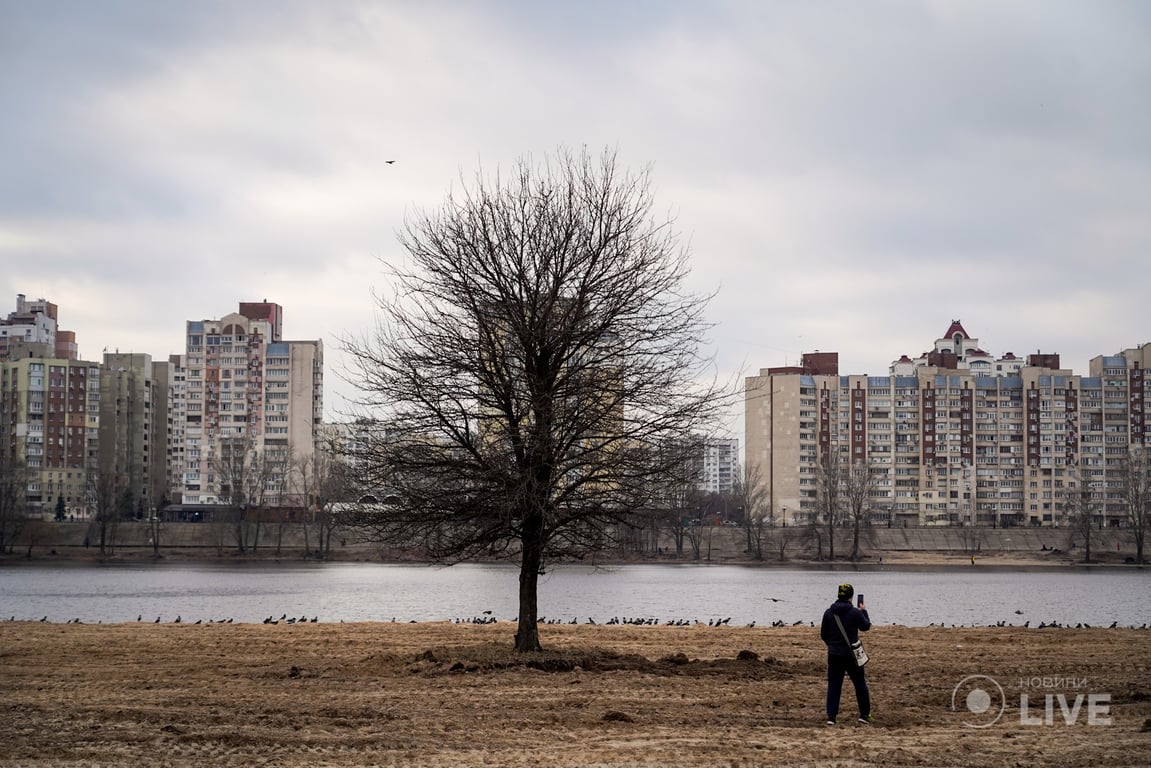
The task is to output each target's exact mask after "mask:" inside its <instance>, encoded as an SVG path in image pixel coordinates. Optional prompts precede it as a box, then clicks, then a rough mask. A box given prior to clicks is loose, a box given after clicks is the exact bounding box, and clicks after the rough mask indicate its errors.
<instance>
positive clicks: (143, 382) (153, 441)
mask: <svg viewBox="0 0 1151 768" xmlns="http://www.w3.org/2000/svg"><path fill="white" fill-rule="evenodd" d="M169 377H170V370H169V365H168V363H167V362H166V361H160V362H153V360H152V356H151V355H147V354H142V353H132V352H129V353H121V352H111V353H105V354H104V364H103V365H102V366H101V368H100V418H99V437H100V445H99V461H98V465H99V476H98V478H97V494H99V493H104V494H106V495H107V496H108V498H107V499H105V500H104V503H105V504H110V505H114V508H115V509H116V510H117V512H118V514H119V515H120V516H121V517H124V518H137V519H141V518H145V517H148V516H150V515H152V514H153V513H154V512H155V510H156V508H157V506H158V505H159V504H160V503H161V501H163V500H165V499H167V497H168V493H167V490H168V477H167V471H168V466H167V458H168V453H167V442H168V388H169V384H170V382H169Z"/></svg>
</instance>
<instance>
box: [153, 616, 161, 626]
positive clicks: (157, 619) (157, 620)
mask: <svg viewBox="0 0 1151 768" xmlns="http://www.w3.org/2000/svg"><path fill="white" fill-rule="evenodd" d="M153 623H155V624H159V623H160V617H159V616H157V617H156V621H155V622H153Z"/></svg>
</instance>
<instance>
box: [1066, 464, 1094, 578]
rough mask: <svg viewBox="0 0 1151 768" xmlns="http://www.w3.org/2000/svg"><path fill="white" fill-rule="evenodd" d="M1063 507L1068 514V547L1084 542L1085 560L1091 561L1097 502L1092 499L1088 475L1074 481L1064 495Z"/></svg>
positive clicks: (1086, 561)
mask: <svg viewBox="0 0 1151 768" xmlns="http://www.w3.org/2000/svg"><path fill="white" fill-rule="evenodd" d="M1063 509H1064V514H1066V516H1067V526H1068V534H1067V539H1068V541H1067V544H1068V549H1070V548H1072V547H1074V546H1075V544H1077V543H1082V544H1083V562H1085V563H1089V562H1091V537H1092V535H1093V534H1094V532H1095V520H1094V513H1095V504H1094V503H1093V501H1092V499H1091V484H1090V482H1089V481H1088V479H1087V478H1086V477H1080V478H1079V480H1078V482H1075V481H1072V482H1071V483H1070V484H1069V486H1068V488H1067V490H1066V492H1065V493H1064V495H1063Z"/></svg>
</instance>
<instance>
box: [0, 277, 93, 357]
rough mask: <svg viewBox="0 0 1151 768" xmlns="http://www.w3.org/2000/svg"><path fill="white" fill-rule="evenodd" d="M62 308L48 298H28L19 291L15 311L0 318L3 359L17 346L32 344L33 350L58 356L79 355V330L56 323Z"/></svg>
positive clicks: (46, 355)
mask: <svg viewBox="0 0 1151 768" xmlns="http://www.w3.org/2000/svg"><path fill="white" fill-rule="evenodd" d="M58 312H59V308H58V307H57V306H56V305H55V304H53V303H52V302H50V301H46V300H45V299H36V300H35V301H29V300H28V298H27V297H26V296H25V295H24V294H22V293H20V294H17V295H16V311H15V312H10V313H8V317H7V318H5V319H2V320H0V360H8V359H10V358H11V357H12V356H13V355H14V354H15V350H16V348H18V347H27V346H28V345H32V346H31V349H32V350H33V352H32V353H33V354H37V355H40V356H42V357H46V358H53V359H59V360H75V359H77V358H78V357H79V352H78V351H77V348H76V334H75V333H73V332H72V331H61V330H59V328H58V327H57V314H58Z"/></svg>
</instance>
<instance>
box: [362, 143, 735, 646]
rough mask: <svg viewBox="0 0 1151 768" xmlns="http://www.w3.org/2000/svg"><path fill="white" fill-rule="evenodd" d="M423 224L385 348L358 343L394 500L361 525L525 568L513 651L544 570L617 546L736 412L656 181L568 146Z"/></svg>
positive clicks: (397, 268) (380, 330) (415, 544)
mask: <svg viewBox="0 0 1151 768" xmlns="http://www.w3.org/2000/svg"><path fill="white" fill-rule="evenodd" d="M464 186H465V189H464V191H462V192H460V193H458V194H451V193H449V194H448V196H447V197H446V199H445V201H444V203H443V205H442V207H440V208H439V209H438V210H435V211H432V212H429V213H419V214H416V215H414V216H411V217H409V219H408V221H407V222H406V224H405V227H404V230H403V231H402V233H401V234H400V243H401V245H402V247H403V250H404V252H405V254H406V258H405V260H404V263H403V264H391V263H387V262H385V266H386V270H387V274H388V275H389V277H390V280H391V282H392V286H393V288H394V292H393V295H392V296H391V297H388V298H384V297H381V298H378V304H379V306H378V310H379V322H378V324H377V327H376V328H375V329H374V331H373V332H372V333H371V334H369V335H367V336H365V337H363V338H360V339H356V340H351V341H349V342H348V343H347V344H346V345H345V346H346V349H347V350H348V351H349V352H350V354H351V355H352V357H353V359H354V360H355V361H356V364H355V374H354V376H355V378H356V383H357V384H358V385H359V386H360V387H361V389H362V391H363V392H364V400H363V405H364V406H365V408H366V409H367V411H368V412H370V413H371V414H372V416H373V417H374V419H375V421H374V423H375V424H377V425H378V429H377V430H375V432H374V434H372V435H370V436H369V439H368V440H366V441H363V442H362V443H361V445H362V446H364V447H363V450H362V451H361V453H360V455H359V456H356V457H355V458H354V465H355V466H357V467H359V468H360V470H361V473H360V479H361V482H363V483H364V484H365V485H366V486H367V487H370V488H372V489H383V492H384V495H385V496H387V497H388V498H390V499H391V501H392V503H389V504H386V505H375V506H373V507H371V508H370V509H368V508H365V509H364V510H362V511H361V513H360V514H359V515H358V516H357V518H356V520H355V522H356V523H357V524H358V525H360V526H361V527H362V528H363V529H365V530H367V531H369V532H370V534H371V535H372V536H374V537H376V538H377V539H379V540H384V541H388V542H391V543H393V544H397V545H400V546H404V547H410V548H414V549H418V550H419V551H421V552H423V553H424V554H426V555H428V556H430V557H434V558H439V559H443V560H451V561H458V560H462V559H468V558H472V557H478V556H485V557H487V556H501V557H509V558H518V559H519V562H520V587H519V590H520V591H519V617H518V621H519V628H518V632H517V635H516V647H517V649H519V650H523V651H531V650H538V649H539V648H540V644H539V636H538V629H537V625H536V623H537V603H538V599H537V583H538V577H539V574H540V573H541V572H542V571H543V570H544V569H545V567H546V564H547V563H549V562H553V561H554V560H555V559H557V558H572V557H580V556H582V555H583V554H585V553H587V552H589V551H593V550H595V549H597V548H600V547H603V546H604V545H605V544H606V543H608V542H609V541H610V540H611V539H612V537H614V536H615V535H617V533H618V532H619V526H621V525H625V524H626V521H627V520H628V519H629V515H630V514H631V513H632V512H634V511H635V510H637V509H641V508H643V507H644V506H645V505H647V504H648V503H649V501H650V494H651V493H652V487H653V483H652V481H653V479H654V478H664V477H666V476H667V475H668V474H669V473H674V472H675V471H676V470H677V467H680V466H682V462H683V461H684V457H683V455H682V452H680V451H676V450H673V449H672V447H674V446H675V445H677V444H682V443H684V441H682V440H681V439H680V438H682V436H684V435H686V434H689V433H690V432H691V431H692V430H695V429H699V428H702V427H704V426H705V425H707V424H708V423H709V420H710V419H711V418H712V417H713V416H714V415H715V413H716V412H717V409H718V408H719V407H720V405H721V403H722V400H723V398H722V393H721V392H720V390H719V388H718V387H717V386H716V384H715V382H714V377H713V375H712V373H711V365H710V360H708V359H707V358H706V357H704V356H703V355H701V352H700V347H701V342H702V341H703V339H704V334H705V333H706V331H707V329H708V327H709V326H708V324H707V322H706V321H705V318H704V310H705V307H706V304H707V299H708V298H709V297H707V296H702V295H697V294H694V293H692V292H691V291H689V290H688V289H687V287H686V285H685V279H686V277H687V275H688V250H687V248H686V247H684V246H683V245H682V244H681V242H680V240H679V237H678V235H677V234H676V233H675V232H674V231H673V228H672V222H671V221H670V220H668V219H657V218H655V217H654V216H653V214H652V204H653V201H652V196H651V192H650V186H649V175H648V173H647V172H646V171H645V172H643V173H640V174H630V173H627V172H624V171H622V170H621V169H620V168H619V167H618V166H617V162H616V157H615V155H614V153H612V152H605V153H603V154H602V155H600V156H599V157H598V158H596V157H593V156H591V155H589V154H588V152H587V151H586V150H584V151H582V152H579V153H573V152H570V151H568V150H564V149H560V150H559V151H557V152H556V153H555V154H554V155H553V156H550V157H548V158H547V159H545V160H544V161H543V162H542V163H540V164H538V165H537V164H534V163H533V162H532V161H531V160H530V159H522V160H520V161H519V162H518V163H517V164H516V165H515V166H514V168H513V170H512V172H511V173H510V174H509V175H508V176H506V177H502V176H500V175H499V174H496V175H495V176H494V177H491V178H488V177H485V176H483V175H482V173H481V174H478V175H477V177H476V179H475V181H474V183H472V184H471V185H464Z"/></svg>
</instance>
